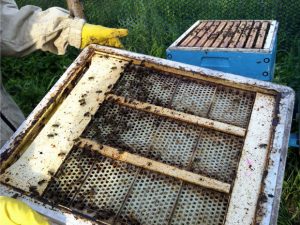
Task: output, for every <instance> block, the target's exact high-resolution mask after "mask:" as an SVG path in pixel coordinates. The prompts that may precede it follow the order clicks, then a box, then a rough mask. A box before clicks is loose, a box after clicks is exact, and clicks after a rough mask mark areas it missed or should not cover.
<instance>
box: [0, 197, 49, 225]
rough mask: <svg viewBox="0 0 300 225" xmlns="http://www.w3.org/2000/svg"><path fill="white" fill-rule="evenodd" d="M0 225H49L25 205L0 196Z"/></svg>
mask: <svg viewBox="0 0 300 225" xmlns="http://www.w3.org/2000/svg"><path fill="white" fill-rule="evenodd" d="M0 218H1V219H0V225H29V224H30V225H50V223H49V222H48V221H47V220H46V219H45V218H44V217H43V216H41V215H40V214H38V213H37V212H35V211H34V210H32V209H31V208H30V207H29V206H28V205H26V204H25V203H23V202H21V201H18V200H16V199H13V198H8V197H5V196H0Z"/></svg>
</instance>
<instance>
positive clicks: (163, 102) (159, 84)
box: [113, 66, 177, 107]
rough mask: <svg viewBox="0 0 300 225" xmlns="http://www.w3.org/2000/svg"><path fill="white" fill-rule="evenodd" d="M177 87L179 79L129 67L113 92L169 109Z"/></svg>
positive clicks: (139, 67)
mask: <svg viewBox="0 0 300 225" xmlns="http://www.w3.org/2000/svg"><path fill="white" fill-rule="evenodd" d="M176 85H177V79H176V78H174V77H171V76H166V75H163V74H161V73H158V72H156V71H152V70H149V69H146V68H144V67H141V66H129V67H127V68H126V70H125V72H124V74H123V75H122V77H121V79H120V80H119V81H118V83H117V84H116V87H115V89H114V90H113V92H114V93H115V94H117V95H121V96H123V97H126V98H132V99H137V100H139V101H145V102H149V103H152V104H155V105H159V106H164V107H167V106H168V105H169V103H170V101H171V100H172V95H173V93H174V91H175V89H176Z"/></svg>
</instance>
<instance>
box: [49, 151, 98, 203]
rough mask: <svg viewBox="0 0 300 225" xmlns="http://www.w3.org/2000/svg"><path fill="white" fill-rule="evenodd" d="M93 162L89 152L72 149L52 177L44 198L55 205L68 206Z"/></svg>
mask: <svg viewBox="0 0 300 225" xmlns="http://www.w3.org/2000/svg"><path fill="white" fill-rule="evenodd" d="M93 160H94V159H93V156H92V155H91V154H89V152H86V151H84V150H82V149H77V148H73V149H72V150H71V153H70V156H69V157H68V158H67V160H65V162H64V163H63V165H62V166H61V168H60V169H59V171H58V173H57V174H56V175H55V177H53V179H52V182H51V183H50V185H49V186H48V188H47V190H46V192H45V195H44V197H45V198H47V199H49V200H51V201H53V202H55V203H59V204H62V205H67V206H69V204H70V203H71V200H72V199H73V197H74V196H75V193H76V192H77V190H78V189H79V187H80V185H81V184H82V182H83V181H84V179H85V177H86V175H87V173H88V171H89V170H90V168H91V167H92V164H93ZM52 175H54V174H52Z"/></svg>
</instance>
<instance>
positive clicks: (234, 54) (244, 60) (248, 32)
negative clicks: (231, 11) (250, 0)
mask: <svg viewBox="0 0 300 225" xmlns="http://www.w3.org/2000/svg"><path fill="white" fill-rule="evenodd" d="M277 30H278V22H277V21H274V20H273V21H272V20H213V21H212V20H211V21H210V20H199V21H197V22H196V23H195V24H194V25H193V26H191V27H190V28H189V29H188V30H187V31H186V32H185V33H184V34H183V35H181V37H179V38H178V39H177V40H176V41H175V42H174V43H173V44H172V45H171V46H170V47H169V48H168V49H167V58H168V59H171V60H174V61H178V62H183V63H187V64H192V65H196V66H201V67H206V68H210V69H214V70H219V71H223V72H228V73H233V74H238V75H242V76H247V77H251V78H256V79H260V80H265V81H272V80H273V77H274V69H275V58H276V42H277Z"/></svg>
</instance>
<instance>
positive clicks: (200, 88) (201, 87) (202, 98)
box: [172, 80, 216, 117]
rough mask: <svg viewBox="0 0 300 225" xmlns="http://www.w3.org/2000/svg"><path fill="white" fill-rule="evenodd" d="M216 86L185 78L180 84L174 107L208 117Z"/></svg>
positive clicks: (173, 103) (173, 102)
mask: <svg viewBox="0 0 300 225" xmlns="http://www.w3.org/2000/svg"><path fill="white" fill-rule="evenodd" d="M215 91H216V86H214V85H211V84H201V83H196V82H194V81H189V80H184V81H183V82H182V83H180V84H179V85H178V88H177V90H176V93H175V95H174V99H173V101H172V108H173V109H175V110H178V111H181V112H185V113H189V114H192V115H197V116H202V117H207V113H208V110H209V107H210V105H211V101H212V99H213V96H214V93H215Z"/></svg>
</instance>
